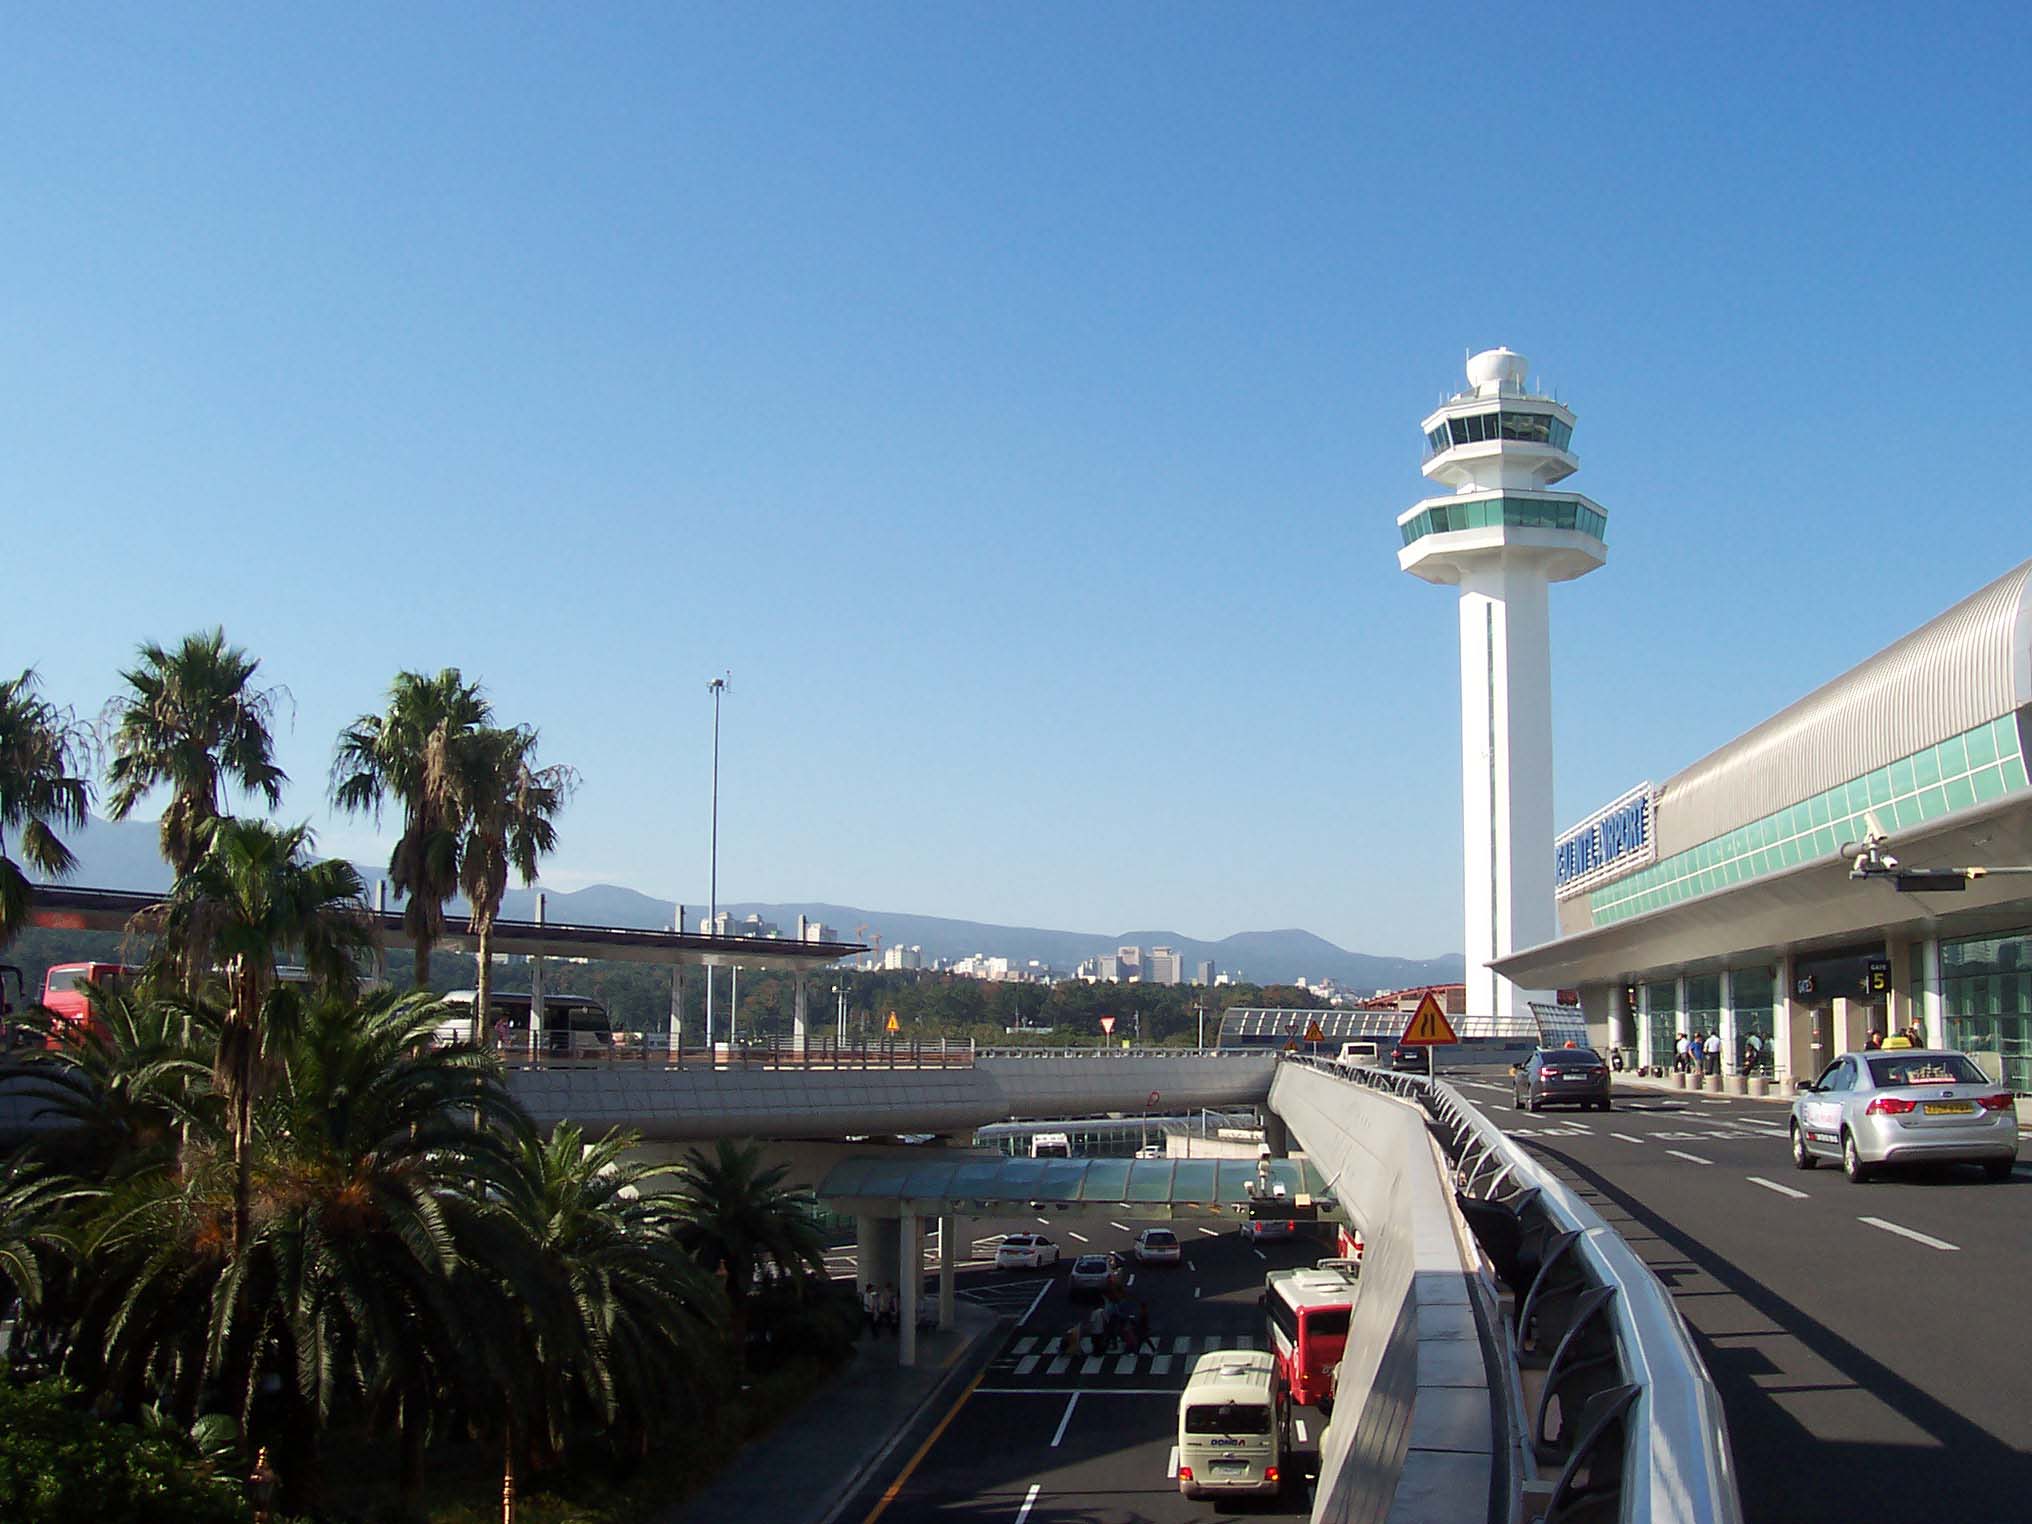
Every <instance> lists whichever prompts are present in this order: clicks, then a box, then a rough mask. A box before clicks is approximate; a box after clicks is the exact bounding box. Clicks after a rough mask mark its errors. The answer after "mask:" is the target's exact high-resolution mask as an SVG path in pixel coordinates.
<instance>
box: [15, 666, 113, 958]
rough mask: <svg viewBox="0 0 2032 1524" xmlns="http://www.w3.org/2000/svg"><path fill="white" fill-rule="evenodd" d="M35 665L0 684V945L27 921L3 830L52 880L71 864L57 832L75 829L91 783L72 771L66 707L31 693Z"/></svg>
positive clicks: (77, 748)
mask: <svg viewBox="0 0 2032 1524" xmlns="http://www.w3.org/2000/svg"><path fill="white" fill-rule="evenodd" d="M37 686H38V685H37V683H36V678H35V672H34V669H33V668H31V669H29V670H28V671H26V672H23V673H22V674H21V675H20V676H19V677H16V678H10V679H8V680H7V681H6V682H0V947H4V946H6V945H7V944H8V943H9V942H11V941H12V940H13V939H14V937H15V934H16V933H18V932H19V931H20V930H21V929H22V928H23V927H24V926H26V925H27V924H28V904H29V900H30V899H31V898H32V896H33V890H32V889H31V888H30V886H29V882H28V875H27V874H26V873H24V872H23V871H22V869H21V864H20V863H18V862H16V861H15V860H14V858H12V857H10V856H9V855H8V850H7V837H8V834H9V833H10V832H12V833H13V834H14V837H15V839H16V841H17V843H18V848H17V850H19V852H20V853H21V856H22V858H23V859H25V860H26V861H27V863H28V864H29V866H30V867H32V868H35V869H36V870H37V871H38V872H41V873H44V874H47V875H48V876H50V877H51V878H59V877H61V876H63V875H64V874H66V873H69V872H70V871H71V869H72V868H74V867H75V866H76V865H77V859H76V857H75V856H73V855H72V853H71V850H70V848H68V847H66V846H65V845H64V844H63V842H62V840H61V839H60V838H59V837H58V836H57V834H56V828H57V827H70V826H82V825H83V824H84V823H85V812H86V809H87V807H88V806H89V805H90V803H91V797H92V795H91V784H90V783H89V782H87V781H86V780H85V779H84V778H82V777H80V776H78V774H77V772H76V771H75V769H76V768H77V767H78V765H79V760H80V759H81V758H82V757H83V756H84V755H85V754H86V752H87V749H88V748H87V740H88V738H87V736H86V733H85V731H84V730H83V728H82V727H80V726H79V725H78V723H77V721H76V719H75V718H74V717H73V716H72V714H71V712H70V711H69V710H67V709H59V708H57V707H56V705H54V704H52V703H50V702H49V700H47V699H45V698H43V697H42V696H41V695H40V694H39V693H38V692H37Z"/></svg>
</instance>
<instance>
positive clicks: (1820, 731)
mask: <svg viewBox="0 0 2032 1524" xmlns="http://www.w3.org/2000/svg"><path fill="white" fill-rule="evenodd" d="M2028 703H2032V561H2026V562H2023V563H2022V564H2020V565H2018V566H2017V567H2014V568H2013V569H2012V570H2010V571H2008V572H2006V573H2004V575H2003V576H2001V577H1999V578H1997V580H1996V581H1994V582H1992V583H1991V584H1990V585H1989V586H1987V587H1985V588H1982V589H1981V590H1979V591H1977V592H1975V593H1972V594H1970V595H1969V596H1968V597H1966V598H1964V599H1962V601H1961V602H1960V603H1957V604H1956V605H1955V606H1954V607H1953V608H1951V609H1949V610H1948V611H1947V612H1946V613H1944V614H1942V615H1940V616H1939V617H1938V618H1937V619H1933V620H1930V621H1929V622H1928V623H1926V624H1924V625H1921V626H1920V627H1919V628H1918V629H1916V630H1914V631H1913V632H1912V633H1911V634H1910V635H1907V636H1905V637H1904V639H1902V640H1899V641H1896V642H1894V643H1893V644H1891V645H1889V646H1886V647H1885V648H1884V649H1883V650H1881V651H1879V652H1878V653H1877V654H1876V655H1875V656H1872V657H1871V658H1870V659H1869V660H1868V661H1865V662H1863V663H1862V664H1861V665H1860V666H1856V667H1852V668H1851V669H1850V670H1848V671H1847V672H1844V673H1843V674H1842V675H1841V676H1840V677H1837V678H1836V679H1834V681H1832V682H1830V683H1827V684H1824V685H1823V686H1821V687H1819V688H1816V689H1815V690H1814V691H1813V692H1812V693H1809V694H1807V695H1806V697H1805V698H1803V699H1800V700H1799V701H1798V702H1797V703H1795V704H1793V705H1791V706H1790V707H1788V708H1786V709H1783V710H1780V711H1779V712H1778V713H1777V714H1775V715H1773V716H1772V717H1771V718H1770V719H1768V720H1766V721H1764V722H1763V723H1762V724H1761V725H1758V726H1757V727H1756V728H1755V729H1753V730H1750V731H1747V732H1746V733H1744V734H1743V735H1741V736H1738V737H1737V738H1736V739H1735V740H1733V741H1731V742H1729V744H1728V745H1726V746H1724V747H1722V748H1721V749H1720V750H1719V751H1714V752H1710V753H1709V754H1708V755H1707V756H1705V757H1703V758H1701V759H1700V761H1698V762H1696V763H1694V764H1693V765H1692V766H1691V767H1689V768H1687V769H1685V770H1684V771H1683V772H1680V773H1677V774H1675V775H1674V776H1673V777H1671V778H1669V779H1667V780H1666V782H1665V784H1664V785H1663V786H1662V787H1661V788H1660V789H1659V790H1658V798H1659V804H1660V808H1659V811H1658V855H1659V856H1660V857H1661V858H1663V857H1670V856H1672V855H1673V854H1674V853H1676V852H1683V851H1685V850H1687V849H1688V848H1689V847H1696V846H1699V845H1700V844H1701V843H1702V842H1705V841H1709V840H1712V839H1713V838H1714V837H1717V836H1720V835H1722V834H1723V833H1724V832H1727V831H1732V830H1734V829H1735V828H1736V827H1737V826H1740V825H1745V824H1747V823H1749V822H1750V821H1752V820H1758V819H1761V818H1762V817H1764V816H1765V815H1768V814H1770V813H1771V812H1772V811H1774V810H1781V809H1784V808H1785V807H1786V806H1787V805H1790V804H1795V803H1797V802H1798V801H1799V800H1801V799H1805V798H1809V797H1810V796H1812V795H1814V794H1817V793H1819V792H1820V791H1821V790H1823V789H1828V788H1833V787H1834V786H1835V785H1836V784H1837V783H1845V782H1847V781H1848V780H1849V779H1851V778H1855V777H1859V776H1861V775H1862V774H1864V773H1867V772H1870V771H1872V770H1874V769H1876V768H1879V767H1883V766H1885V765H1887V764H1889V763H1892V762H1896V761H1898V760H1899V759H1900V758H1902V757H1909V756H1911V755H1912V754H1913V753H1914V752H1917V751H1921V750H1923V749H1924V748H1926V747H1928V746H1932V745H1935V744H1937V743H1938V742H1941V741H1944V740H1946V739H1947V738H1948V737H1950V736H1956V735H1960V734H1961V733H1962V732H1963V731H1965V730H1969V729H1972V728H1973V727H1975V726H1977V725H1981V724H1983V723H1985V722H1986V721H1989V720H1994V719H1996V718H1997V717H1998V716H2000V715H2005V714H2009V713H2011V712H2012V711H2013V710H2014V709H2017V708H2018V707H2020V706H2021V705H2024V704H2028Z"/></svg>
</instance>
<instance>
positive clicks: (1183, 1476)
mask: <svg viewBox="0 0 2032 1524" xmlns="http://www.w3.org/2000/svg"><path fill="white" fill-rule="evenodd" d="M1178 1479H1179V1480H1180V1481H1181V1482H1189V1481H1191V1480H1192V1467H1190V1466H1180V1467H1179V1468H1178Z"/></svg>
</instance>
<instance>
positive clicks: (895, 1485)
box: [861, 1371, 988, 1524]
mask: <svg viewBox="0 0 2032 1524" xmlns="http://www.w3.org/2000/svg"><path fill="white" fill-rule="evenodd" d="M987 1374H988V1373H987V1372H986V1371H982V1372H981V1375H980V1376H976V1377H974V1379H973V1380H971V1381H969V1382H968V1383H967V1389H966V1390H965V1391H964V1392H961V1393H960V1395H959V1401H957V1402H955V1403H954V1404H953V1405H952V1409H951V1411H950V1412H948V1413H947V1414H946V1415H945V1417H943V1418H941V1419H940V1420H939V1421H938V1427H937V1428H935V1429H933V1430H932V1431H931V1434H930V1435H929V1437H927V1438H926V1440H925V1441H924V1443H923V1444H921V1445H919V1446H918V1447H917V1453H916V1454H915V1455H913V1456H911V1457H910V1460H909V1462H908V1463H907V1464H906V1465H905V1466H904V1468H903V1471H902V1474H901V1475H899V1476H898V1477H897V1478H896V1480H895V1481H893V1482H891V1483H890V1484H889V1488H888V1490H887V1491H886V1492H884V1493H883V1494H882V1501H881V1502H879V1503H877V1504H876V1505H875V1507H874V1509H873V1511H871V1512H870V1513H869V1515H868V1517H867V1518H865V1519H863V1520H862V1521H861V1524H875V1521H876V1520H877V1519H879V1518H881V1517H882V1515H883V1514H884V1513H886V1512H887V1511H888V1508H889V1505H890V1504H891V1503H893V1502H895V1501H896V1495H897V1494H898V1493H899V1492H901V1491H902V1490H903V1488H904V1484H905V1483H907V1482H908V1481H909V1480H910V1478H911V1476H912V1474H914V1473H915V1472H916V1470H917V1468H918V1466H919V1465H920V1464H922V1462H923V1460H924V1458H925V1456H927V1455H929V1454H930V1453H931V1447H932V1446H933V1445H935V1444H937V1443H938V1440H939V1436H940V1435H941V1434H943V1433H945V1430H946V1425H947V1424H949V1423H951V1422H952V1421H953V1420H954V1419H955V1418H957V1417H959V1416H960V1409H961V1408H963V1407H965V1406H966V1405H967V1399H968V1398H969V1397H971V1396H973V1395H974V1388H975V1387H977V1386H979V1385H980V1384H981V1377H982V1376H985V1375H987Z"/></svg>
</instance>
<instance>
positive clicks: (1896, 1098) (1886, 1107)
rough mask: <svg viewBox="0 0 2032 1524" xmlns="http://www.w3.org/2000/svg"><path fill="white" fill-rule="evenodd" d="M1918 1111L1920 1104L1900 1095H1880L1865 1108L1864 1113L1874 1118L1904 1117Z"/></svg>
mask: <svg viewBox="0 0 2032 1524" xmlns="http://www.w3.org/2000/svg"><path fill="white" fill-rule="evenodd" d="M1918 1109H1919V1103H1918V1102H1917V1101H1908V1100H1906V1099H1905V1098H1904V1097H1903V1096H1900V1095H1880V1096H1877V1097H1875V1098H1873V1099H1872V1100H1871V1102H1870V1104H1869V1105H1867V1106H1865V1107H1864V1108H1863V1113H1864V1115H1866V1116H1873V1117H1884V1116H1890V1117H1902V1116H1903V1115H1905V1113H1906V1112H1908V1111H1917V1110H1918Z"/></svg>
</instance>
